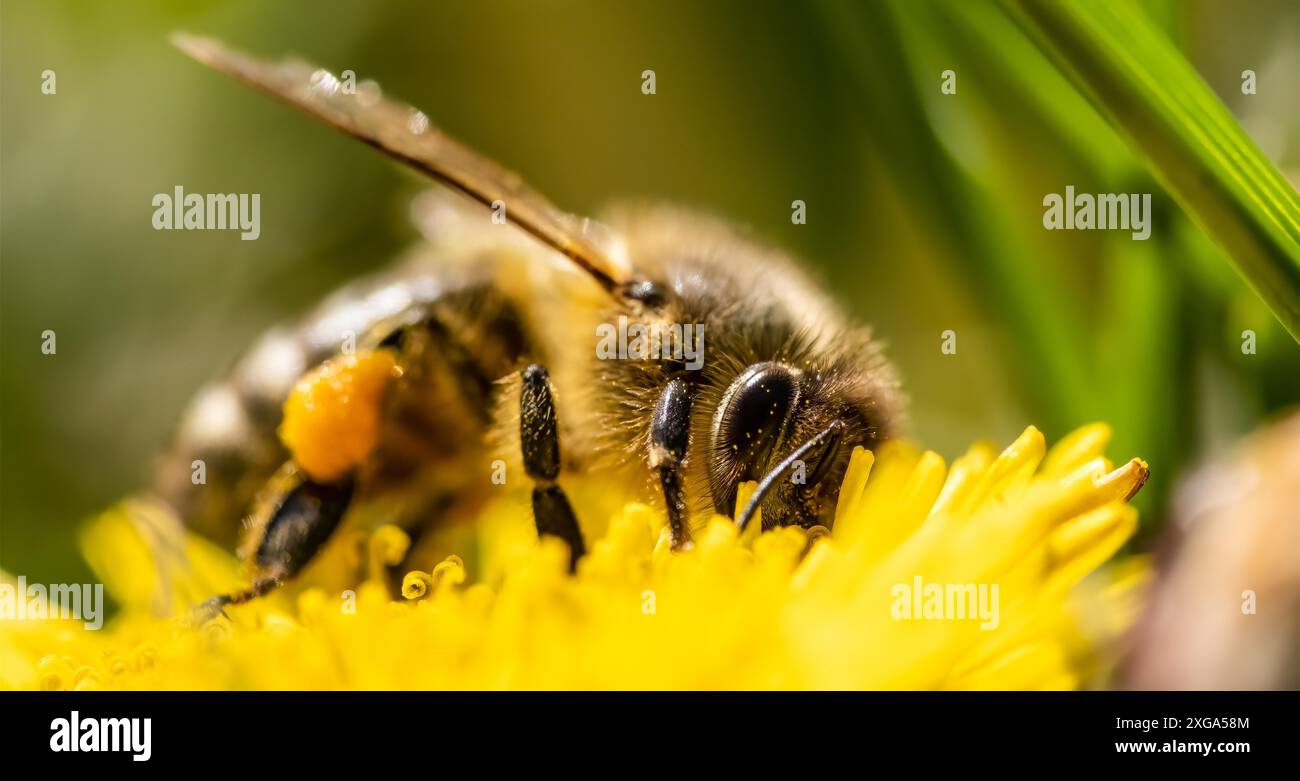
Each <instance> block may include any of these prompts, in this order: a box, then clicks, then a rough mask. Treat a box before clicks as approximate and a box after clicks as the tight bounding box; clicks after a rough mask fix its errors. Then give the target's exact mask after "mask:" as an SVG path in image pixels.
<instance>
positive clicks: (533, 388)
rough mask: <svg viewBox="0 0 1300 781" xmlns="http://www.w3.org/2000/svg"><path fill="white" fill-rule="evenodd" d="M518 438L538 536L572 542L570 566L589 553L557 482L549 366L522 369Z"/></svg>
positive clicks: (556, 428) (557, 447)
mask: <svg viewBox="0 0 1300 781" xmlns="http://www.w3.org/2000/svg"><path fill="white" fill-rule="evenodd" d="M519 441H520V446H521V449H522V450H523V459H524V471H525V472H527V473H528V476H529V477H530V478H532V479H533V482H534V483H535V485H534V486H533V521H534V522H535V523H536V524H537V533H538V534H539V535H545V534H549V535H552V536H555V537H559V538H560V539H562V540H564V541H565V542H566V543H568V545H569V569H570V570H572V569H574V568H575V567H576V566H577V564H578V559H580V558H582V556H583V555H584V554H585V553H586V552H587V547H586V545H585V544H584V543H583V541H582V532H581V531H580V530H579V528H578V519H577V516H575V515H574V513H573V507H572V506H571V505H570V504H569V500H568V497H566V496H565V495H564V489H562V488H560V487H559V486H558V485H556V483H555V481H556V479H557V478H558V477H559V476H560V433H559V425H558V423H557V420H556V416H555V400H554V398H553V397H552V395H551V383H550V379H549V377H548V375H547V372H546V369H545V368H543V367H541V366H539V365H538V364H532V365H530V366H528V367H527V368H525V369H524V370H523V373H522V375H521V383H520V389H519Z"/></svg>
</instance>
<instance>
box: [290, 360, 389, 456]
mask: <svg viewBox="0 0 1300 781" xmlns="http://www.w3.org/2000/svg"><path fill="white" fill-rule="evenodd" d="M396 374H397V362H396V360H395V358H394V356H393V354H392V353H391V352H389V351H387V350H376V351H375V352H370V353H363V354H359V355H340V356H338V357H335V358H332V359H330V360H328V361H326V362H325V363H324V364H322V365H321V366H319V367H317V368H316V369H314V370H312V371H311V372H309V373H308V374H307V375H306V376H304V377H303V378H302V379H301V380H299V381H298V384H297V385H296V386H294V389H293V392H292V393H290V394H289V398H288V400H286V401H285V403H284V422H283V423H282V424H281V425H280V439H281V440H282V441H283V442H284V444H285V447H287V448H289V452H290V453H292V454H293V457H294V460H296V461H297V462H298V465H299V466H300V467H302V469H303V471H305V472H306V473H307V474H308V475H309V476H311V478H312V479H313V480H318V481H321V482H329V481H331V480H335V479H337V478H339V477H342V476H343V475H344V474H345V473H347V471H348V470H350V469H352V468H353V467H355V466H356V465H357V464H359V463H360V462H361V461H362V459H364V458H365V457H366V456H368V455H370V452H371V451H372V450H373V449H374V447H375V442H376V440H377V439H378V436H379V408H380V401H381V400H382V398H383V393H384V390H385V389H386V388H387V387H388V382H389V380H391V379H392V378H393V377H395V376H396Z"/></svg>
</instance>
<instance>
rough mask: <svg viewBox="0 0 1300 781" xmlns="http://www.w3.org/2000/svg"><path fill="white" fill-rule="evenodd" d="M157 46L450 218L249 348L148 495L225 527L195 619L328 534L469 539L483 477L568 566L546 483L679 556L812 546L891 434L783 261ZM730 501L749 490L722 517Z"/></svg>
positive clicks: (391, 117)
mask: <svg viewBox="0 0 1300 781" xmlns="http://www.w3.org/2000/svg"><path fill="white" fill-rule="evenodd" d="M174 42H175V43H176V45H177V46H178V47H179V48H180V49H181V50H183V51H184V52H185V53H187V54H189V55H190V56H191V57H193V58H194V59H196V60H198V61H199V62H202V63H205V64H207V65H210V66H212V67H214V68H216V69H218V70H220V71H224V72H225V73H227V74H230V75H232V76H235V77H237V78H238V79H240V80H242V81H244V82H247V83H248V84H250V85H252V86H254V87H257V88H259V89H261V90H263V91H265V92H267V93H269V94H271V95H273V96H275V97H277V98H280V99H281V100H283V101H285V102H287V103H289V104H291V105H293V106H296V107H298V108H299V109H302V110H304V111H306V112H307V113H308V114H310V115H312V116H314V117H316V118H317V119H319V120H321V121H323V122H325V123H326V124H328V125H331V126H333V127H336V128H338V129H340V130H342V131H344V132H345V133H347V134H349V135H351V136H353V137H355V138H357V139H359V140H361V141H363V142H365V143H367V144H369V145H371V146H373V147H375V148H376V149H378V150H380V151H381V152H384V153H386V154H388V155H389V156H391V157H393V158H395V159H396V160H398V161H399V162H400V163H402V164H403V165H405V166H407V167H409V168H412V169H414V170H416V171H418V172H421V173H423V174H425V175H427V176H429V177H431V178H433V179H434V180H436V181H437V182H439V183H440V184H441V185H442V186H443V187H442V191H443V192H444V193H447V192H451V193H458V194H459V195H457V196H456V198H457V200H456V201H452V200H449V199H448V198H446V197H443V198H437V199H435V200H433V201H431V203H432V204H433V205H432V206H431V207H430V210H429V212H430V213H429V214H425V215H424V216H422V217H421V218H420V219H419V220H417V222H419V223H420V224H422V225H423V227H424V232H425V233H426V237H427V239H428V241H426V242H425V243H424V244H423V245H422V246H421V247H420V248H417V249H416V250H414V251H413V252H412V255H411V257H409V258H407V259H406V260H405V261H403V262H400V263H398V264H397V266H396V267H395V268H394V269H392V270H390V271H387V272H383V273H381V274H379V275H378V276H376V277H372V278H368V279H363V280H360V281H358V282H355V283H352V284H351V285H349V286H347V287H346V288H345V289H343V290H341V291H339V292H338V293H336V294H335V295H333V296H332V297H331V298H329V299H328V300H327V301H325V302H324V303H323V304H322V305H321V306H320V307H319V308H317V310H316V311H315V312H313V313H311V314H310V315H308V316H307V317H306V318H305V319H304V320H302V321H301V322H300V323H298V324H297V325H295V326H293V327H289V328H282V329H277V330H274V331H272V332H271V333H270V334H268V335H266V336H265V337H264V338H263V339H262V340H261V341H260V342H258V343H257V344H256V345H255V346H254V347H253V348H252V349H251V350H250V351H249V352H248V353H247V354H246V355H245V357H244V358H242V359H241V360H240V361H239V362H238V363H237V365H236V366H235V367H234V369H233V371H231V372H230V374H229V375H228V376H227V377H226V378H225V379H223V380H221V381H219V382H217V383H215V384H213V385H211V386H209V387H208V388H207V389H205V390H204V391H203V392H202V393H201V394H200V395H199V397H198V399H197V400H196V401H195V402H194V404H193V405H192V406H191V409H190V411H189V412H188V413H187V416H186V418H185V420H184V423H183V424H182V426H181V428H180V432H179V434H178V435H177V438H176V442H175V444H174V446H173V448H172V450H171V452H170V453H169V454H168V455H166V456H164V458H163V461H162V463H161V465H160V467H159V470H158V476H157V480H156V485H155V492H156V494H157V495H158V496H159V497H161V498H162V499H163V500H164V501H165V502H166V503H167V504H169V505H170V507H171V509H172V510H173V511H174V512H175V513H176V514H177V516H179V517H180V518H182V519H184V522H185V523H186V524H187V525H188V526H189V527H190V528H192V529H194V530H196V531H198V532H200V533H202V534H204V535H207V536H208V537H211V538H213V539H215V540H218V541H221V542H226V543H233V542H234V541H235V539H236V537H238V536H239V534H240V529H241V526H242V527H243V529H242V534H243V537H244V544H243V546H242V554H243V556H244V558H245V560H246V561H247V563H248V564H249V565H250V571H251V578H250V583H249V585H248V587H247V588H245V589H243V590H241V591H238V592H236V593H231V594H225V595H222V596H217V597H214V598H213V599H211V600H209V601H208V602H207V603H205V604H204V605H202V606H201V607H200V610H201V611H203V612H206V613H214V612H219V611H220V610H221V609H222V608H224V607H225V606H226V605H230V604H237V603H241V602H245V601H247V600H251V599H254V598H256V597H258V596H261V595H264V594H266V593H267V592H269V591H271V590H272V589H274V588H276V587H278V586H280V585H281V584H283V583H285V582H286V581H288V580H290V579H291V578H293V577H294V576H295V575H297V574H298V573H299V572H300V571H301V570H302V569H303V567H304V565H306V564H307V563H308V562H309V561H311V560H312V559H313V557H314V556H315V555H316V554H317V553H318V552H319V551H320V550H321V548H322V546H323V545H324V544H325V543H326V541H328V540H329V539H330V538H331V536H332V535H334V533H335V532H336V530H337V529H338V528H339V527H340V525H341V524H343V523H344V521H345V518H347V519H349V522H357V523H363V524H373V523H374V522H375V519H382V520H383V521H384V522H387V523H397V524H400V525H402V526H403V527H405V528H407V529H409V530H410V531H411V534H412V536H413V537H418V535H420V534H421V533H422V531H424V530H427V529H430V528H433V527H435V526H437V525H438V524H440V523H443V522H445V520H446V519H447V518H449V517H453V516H456V515H461V516H472V514H473V511H474V509H475V508H477V507H479V506H480V505H481V504H482V503H483V502H484V501H485V498H486V497H487V496H488V495H489V493H490V489H491V488H492V487H493V485H494V483H493V481H492V480H491V479H489V475H488V471H489V470H488V468H487V465H488V464H492V463H499V464H503V465H504V464H509V465H513V466H514V467H515V468H521V469H522V473H523V474H524V475H526V476H527V478H528V480H529V481H531V486H532V488H531V492H532V493H531V499H532V512H533V519H534V521H535V523H536V527H537V532H538V534H539V535H553V536H555V537H558V538H560V539H562V540H563V541H564V542H565V543H566V544H567V545H568V547H569V551H570V564H571V566H576V563H577V562H578V561H579V559H580V558H581V557H582V556H583V555H584V552H585V550H586V542H585V540H584V538H583V533H582V527H581V525H580V524H579V522H578V519H577V517H576V514H575V512H574V509H573V507H572V505H571V503H570V501H569V499H568V498H567V496H566V493H565V490H564V489H563V488H562V487H561V475H563V474H573V473H583V474H585V475H588V476H591V477H594V478H596V479H598V480H599V481H600V482H601V483H602V484H608V485H611V486H612V485H622V484H629V485H630V486H632V490H634V491H639V492H640V493H641V495H642V496H643V497H644V498H645V499H646V500H647V501H649V502H652V503H656V504H658V505H660V506H662V507H663V508H664V511H665V513H666V518H667V530H668V531H667V533H668V534H669V537H670V543H671V545H672V547H673V548H674V549H679V548H681V547H682V546H685V545H689V544H690V528H691V519H692V518H699V517H707V515H708V514H710V513H714V512H716V513H720V514H723V515H726V516H729V517H735V518H736V519H737V523H738V524H739V525H740V526H741V527H742V529H743V527H744V526H745V525H746V524H747V523H748V522H749V521H750V520H751V519H752V518H753V517H755V516H756V515H759V516H760V517H761V524H762V527H763V528H770V527H773V526H778V525H790V524H795V525H799V526H802V527H811V526H813V525H817V524H820V525H825V526H829V525H830V524H831V522H832V515H833V511H834V507H835V502H836V498H837V494H838V491H839V486H840V482H841V480H842V478H843V476H844V473H845V470H846V469H847V464H848V461H849V456H850V453H851V451H852V450H853V448H854V447H857V446H864V447H868V448H870V447H874V446H875V445H876V444H877V443H879V442H880V441H882V440H883V439H885V438H887V437H889V436H891V435H892V434H893V433H894V432H895V431H896V429H897V426H898V423H899V418H900V416H901V414H902V406H903V404H902V396H901V393H900V391H899V383H898V381H897V378H896V375H895V372H894V370H893V368H892V367H891V364H890V363H889V362H888V361H887V360H886V358H885V357H884V355H883V352H882V349H881V347H880V345H879V343H878V342H877V341H875V340H874V339H873V338H872V337H871V335H870V333H869V331H868V330H867V329H866V328H864V327H860V326H855V325H853V324H851V323H850V322H849V321H848V319H847V318H846V317H845V316H844V315H843V314H842V313H841V312H840V310H839V309H838V308H837V307H836V306H835V304H834V303H833V302H832V301H831V300H830V299H829V298H828V297H827V296H826V295H825V294H824V293H823V292H822V291H821V290H819V289H818V288H817V286H816V285H814V284H813V283H812V282H810V281H809V279H808V278H807V277H806V276H805V275H804V274H803V273H802V272H801V271H800V270H799V269H798V267H797V266H796V265H794V264H793V263H792V262H791V261H790V260H789V259H788V258H787V257H786V256H784V255H783V254H782V253H780V252H778V251H776V250H774V249H770V248H767V247H764V246H761V245H760V244H758V243H755V242H753V241H751V240H749V239H747V238H745V237H744V236H742V235H741V234H740V233H739V232H737V231H736V230H734V229H732V228H731V227H729V226H727V225H725V224H724V223H722V222H720V221H718V220H715V219H712V218H708V217H703V216H700V215H698V214H694V213H690V212H686V211H682V210H677V209H673V208H669V207H640V208H624V209H616V210H612V211H610V212H609V213H608V214H607V215H605V217H604V219H603V220H602V221H601V222H599V223H596V222H592V221H588V220H577V219H574V218H571V217H568V216H567V215H564V214H563V213H561V212H560V211H558V210H557V209H556V208H555V207H553V206H551V205H550V204H549V203H548V202H547V201H546V200H545V199H544V198H542V197H541V196H540V195H538V194H537V193H535V192H533V191H531V190H529V189H528V188H527V187H526V186H525V185H523V184H522V182H521V181H520V179H519V178H518V177H517V176H515V175H514V174H512V173H509V172H507V171H506V170H504V169H502V168H500V167H499V166H498V165H496V164H495V163H493V162H492V161H490V160H488V159H486V158H484V157H482V156H480V155H478V154H476V153H475V152H473V151H471V150H470V149H469V148H468V147H465V146H463V145H461V144H460V143H458V142H456V141H454V140H453V139H451V138H449V137H448V136H447V135H445V134H444V133H442V132H440V131H439V130H438V129H437V128H435V127H434V126H433V125H432V124H431V123H430V122H429V120H428V118H427V117H426V116H425V115H424V114H423V113H421V112H419V111H416V110H415V109H413V108H411V107H409V106H406V105H402V104H399V103H397V102H395V101H392V100H390V99H388V98H386V97H383V96H381V95H380V94H379V92H378V90H377V88H374V87H372V86H367V87H366V88H365V89H360V90H356V91H352V92H349V91H344V90H340V89H339V88H338V86H339V82H338V80H337V79H335V78H334V77H333V76H331V75H330V74H329V73H328V72H327V71H324V70H322V69H319V68H316V67H314V66H311V65H309V64H307V63H305V62H302V61H298V60H287V61H284V62H280V63H271V62H267V61H263V60H259V59H256V58H253V57H250V56H248V55H245V54H242V53H240V52H237V51H234V50H232V49H229V48H227V47H225V46H224V45H222V44H221V43H219V42H217V41H214V40H210V39H202V38H196V37H192V36H184V35H178V36H176V37H175V39H174ZM464 196H468V198H465V197H464ZM485 207H486V208H485ZM614 323H618V324H620V325H625V324H627V323H634V324H637V325H641V326H643V327H644V328H645V329H646V332H647V333H650V334H652V336H651V337H649V340H648V342H646V343H643V344H642V345H641V346H642V348H644V347H645V346H646V344H651V345H654V346H657V347H667V346H681V345H670V344H669V343H670V342H672V341H673V339H672V335H673V334H676V333H679V332H680V328H679V329H678V330H676V331H675V330H673V327H674V326H679V327H680V326H682V325H683V324H686V325H695V326H696V327H697V330H696V331H695V334H696V337H697V341H698V343H699V346H700V347H705V346H707V349H706V350H704V351H703V354H702V360H701V361H699V362H698V363H692V362H690V361H688V360H686V359H685V356H684V353H683V352H682V351H680V350H669V349H663V350H658V351H656V350H648V349H640V350H630V351H623V350H620V351H619V352H618V353H617V355H613V356H611V355H608V354H602V353H601V352H600V350H599V349H597V347H596V338H595V335H596V334H598V333H601V330H602V329H601V326H602V324H604V325H606V326H609V325H610V324H614ZM653 334H659V336H658V337H656V336H653ZM665 335H666V336H665ZM705 337H707V342H706V341H705ZM622 356H626V357H622ZM498 458H499V459H500V460H499V461H497V459H498ZM198 462H202V463H203V464H204V465H205V468H206V480H205V481H204V482H203V483H202V484H199V485H196V484H195V481H194V480H192V479H191V465H192V464H195V463H198ZM509 468H510V467H509V466H507V467H506V469H507V470H508V469H509ZM746 481H757V482H758V486H757V488H756V489H755V491H754V492H753V494H752V497H751V499H750V500H749V502H748V503H747V504H746V505H745V506H743V507H741V508H739V509H740V513H739V515H737V513H736V511H737V507H736V504H737V492H738V488H739V487H740V486H741V485H742V483H745V482H746ZM760 511H761V513H760ZM241 520H242V521H243V523H242V524H241V523H240V522H241Z"/></svg>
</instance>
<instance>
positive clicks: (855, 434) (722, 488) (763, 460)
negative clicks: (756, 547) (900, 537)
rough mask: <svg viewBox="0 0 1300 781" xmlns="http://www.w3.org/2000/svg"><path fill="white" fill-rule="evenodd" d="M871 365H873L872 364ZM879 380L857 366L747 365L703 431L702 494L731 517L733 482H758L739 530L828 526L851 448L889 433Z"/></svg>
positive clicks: (887, 403)
mask: <svg viewBox="0 0 1300 781" xmlns="http://www.w3.org/2000/svg"><path fill="white" fill-rule="evenodd" d="M873 368H875V367H873ZM885 391H887V389H885V388H883V387H882V386H881V384H880V382H879V377H878V376H877V375H874V374H872V373H870V372H868V371H867V367H865V366H861V365H858V364H856V363H854V362H838V363H832V364H830V365H828V366H826V367H824V368H817V367H815V366H813V365H811V364H808V365H795V364H794V363H787V362H783V361H763V362H759V363H754V364H751V365H750V366H748V367H747V368H745V369H744V370H743V371H741V372H740V374H739V375H737V376H736V378H735V379H734V380H733V381H732V382H731V384H730V385H729V386H728V387H727V390H726V391H725V392H724V393H723V395H722V397H721V400H720V403H719V404H718V406H717V409H716V410H715V412H714V416H713V422H712V426H711V429H710V439H711V441H710V450H711V454H712V460H711V466H710V470H709V488H710V490H711V491H712V493H713V500H714V504H715V506H716V507H717V508H718V509H719V510H720V511H723V512H726V513H728V514H731V515H734V514H735V512H736V510H737V509H742V508H737V507H736V493H737V489H738V488H739V485H740V484H741V483H742V482H745V481H748V480H757V481H759V486H758V490H757V491H756V492H755V494H754V496H753V498H752V500H751V504H752V505H753V506H752V507H747V508H743V509H744V510H745V514H744V516H742V518H741V523H742V525H743V524H744V523H745V522H747V521H748V520H749V516H750V515H752V513H753V511H754V510H757V509H759V508H761V509H762V519H763V527H764V528H771V527H773V526H789V525H796V526H802V527H805V528H806V527H809V526H813V525H817V524H820V525H823V526H827V527H829V526H830V525H831V523H832V520H833V515H834V511H835V503H836V500H837V499H838V497H839V489H840V483H841V481H842V480H843V479H844V474H845V471H846V470H847V469H848V462H849V456H850V455H851V454H852V451H853V448H854V447H856V446H859V445H861V446H863V447H866V448H869V449H870V448H872V447H874V446H875V445H876V444H877V443H878V442H879V441H881V440H883V439H884V438H885V437H887V436H888V435H889V433H890V431H891V429H892V428H893V415H894V412H893V410H892V403H891V400H890V399H889V398H885V397H884V395H883V394H884V392H885Z"/></svg>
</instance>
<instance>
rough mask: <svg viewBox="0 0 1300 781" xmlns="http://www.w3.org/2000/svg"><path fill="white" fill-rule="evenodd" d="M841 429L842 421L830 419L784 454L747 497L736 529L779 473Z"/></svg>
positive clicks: (836, 435)
mask: <svg viewBox="0 0 1300 781" xmlns="http://www.w3.org/2000/svg"><path fill="white" fill-rule="evenodd" d="M843 429H844V421H842V420H833V421H831V424H830V425H829V426H827V427H826V428H824V429H822V430H821V431H819V432H817V433H816V434H813V435H812V436H811V437H809V438H808V441H806V442H804V443H803V444H802V445H800V446H799V447H797V448H795V450H794V452H793V453H791V454H790V455H788V456H786V457H785V459H784V460H783V461H781V463H779V464H777V465H776V466H775V467H773V469H772V470H771V471H770V472H768V473H767V474H766V475H764V476H763V480H762V481H761V482H760V483H759V484H758V488H756V489H755V490H754V493H753V495H752V496H750V497H749V504H747V505H745V510H744V512H742V513H741V514H740V518H738V519H736V528H737V530H738V531H742V532H743V531H744V530H745V524H747V523H749V519H750V518H752V517H754V513H757V512H758V505H759V503H761V502H762V501H763V496H764V495H765V494H766V493H767V492H768V490H769V489H770V488H771V487H772V486H774V485H776V481H777V480H780V479H781V475H783V474H785V473H786V472H787V471H789V469H790V467H792V466H794V464H795V462H796V461H798V460H799V459H801V458H803V457H804V456H806V455H808V451H809V450H812V449H813V448H814V447H817V446H818V445H820V444H821V443H823V442H825V441H826V440H828V439H830V438H831V437H833V436H834V437H838V436H839V435H840V432H841V431H842V430H843Z"/></svg>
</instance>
